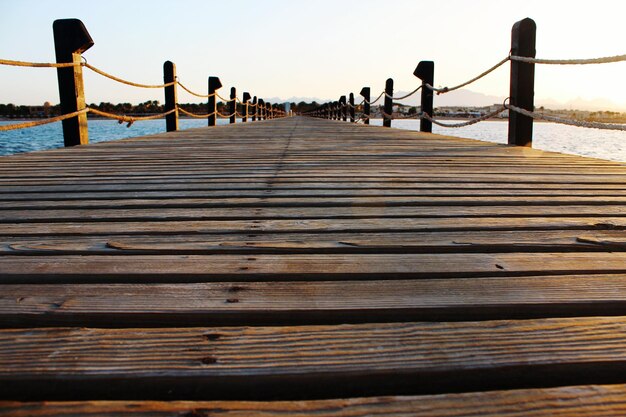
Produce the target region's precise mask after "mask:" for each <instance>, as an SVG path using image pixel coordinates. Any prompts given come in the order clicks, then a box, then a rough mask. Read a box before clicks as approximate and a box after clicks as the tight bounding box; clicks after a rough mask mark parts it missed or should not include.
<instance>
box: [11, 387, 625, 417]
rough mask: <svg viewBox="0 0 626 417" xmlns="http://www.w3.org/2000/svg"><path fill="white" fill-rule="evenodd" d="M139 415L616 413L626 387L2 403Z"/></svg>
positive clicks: (48, 413)
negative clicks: (289, 398) (323, 397)
mask: <svg viewBox="0 0 626 417" xmlns="http://www.w3.org/2000/svg"><path fill="white" fill-rule="evenodd" d="M78 415H80V416H99V417H104V416H111V417H112V416H120V415H129V416H142V417H210V416H213V417H221V416H224V417H287V416H294V417H296V416H299V417H305V416H307V417H308V416H310V417H355V416H385V417H467V416H483V417H519V416H526V417H548V416H555V415H562V416H569V417H588V416H594V417H618V416H623V415H626V386H624V385H586V386H569V387H562V388H545V389H524V390H508V391H486V392H472V393H466V394H444V395H421V396H393V397H391V396H390V397H372V398H350V399H332V400H309V401H263V402H253V401H168V402H165V401H86V402H36V403H20V402H1V401H0V416H6V417H9V416H11V417H70V416H78Z"/></svg>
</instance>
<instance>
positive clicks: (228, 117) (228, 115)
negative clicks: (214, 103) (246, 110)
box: [215, 111, 237, 119]
mask: <svg viewBox="0 0 626 417" xmlns="http://www.w3.org/2000/svg"><path fill="white" fill-rule="evenodd" d="M215 113H217V115H218V116H219V117H221V118H222V119H230V118H231V117H233V116H235V115H236V113H237V112H235V113H231V114H222V113H220V112H219V111H216V112H215Z"/></svg>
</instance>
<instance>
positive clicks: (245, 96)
mask: <svg viewBox="0 0 626 417" xmlns="http://www.w3.org/2000/svg"><path fill="white" fill-rule="evenodd" d="M242 101H243V105H244V107H245V112H244V114H243V117H242V118H241V121H242V122H243V123H245V122H247V121H248V101H250V93H248V92H247V91H244V93H243V100H242Z"/></svg>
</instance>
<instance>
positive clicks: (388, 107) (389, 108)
mask: <svg viewBox="0 0 626 417" xmlns="http://www.w3.org/2000/svg"><path fill="white" fill-rule="evenodd" d="M385 93H386V94H385V107H384V111H385V113H387V114H388V115H389V117H387V116H385V115H383V126H385V127H391V114H392V113H393V99H392V98H391V97H393V79H391V78H388V79H387V82H386V83H385Z"/></svg>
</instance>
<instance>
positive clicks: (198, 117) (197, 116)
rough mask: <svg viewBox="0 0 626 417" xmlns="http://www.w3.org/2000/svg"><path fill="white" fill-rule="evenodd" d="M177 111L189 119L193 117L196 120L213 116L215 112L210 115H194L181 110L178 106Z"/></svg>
mask: <svg viewBox="0 0 626 417" xmlns="http://www.w3.org/2000/svg"><path fill="white" fill-rule="evenodd" d="M178 111H180V112H181V113H183V114H185V115H187V116H189V117H195V118H196V119H205V118H207V117H209V116H213V115H214V114H215V112H212V113H207V114H196V113H191V112H188V111H187V110H185V109H183V108H182V107H180V106H178Z"/></svg>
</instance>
